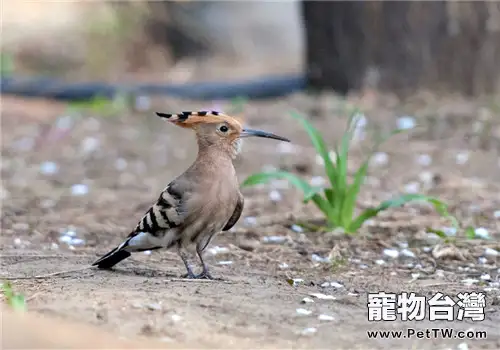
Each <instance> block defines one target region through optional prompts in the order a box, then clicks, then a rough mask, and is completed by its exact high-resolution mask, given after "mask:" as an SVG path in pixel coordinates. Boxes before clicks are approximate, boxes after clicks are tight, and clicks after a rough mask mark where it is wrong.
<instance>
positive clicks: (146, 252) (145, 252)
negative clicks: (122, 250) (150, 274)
mask: <svg viewBox="0 0 500 350" xmlns="http://www.w3.org/2000/svg"><path fill="white" fill-rule="evenodd" d="M151 253H152V252H151V250H145V251H144V252H143V254H144V255H151Z"/></svg>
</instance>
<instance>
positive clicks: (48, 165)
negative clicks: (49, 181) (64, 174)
mask: <svg viewBox="0 0 500 350" xmlns="http://www.w3.org/2000/svg"><path fill="white" fill-rule="evenodd" d="M58 171H59V166H58V165H57V163H54V162H43V163H42V164H40V172H41V173H42V174H43V175H54V174H57V172H58Z"/></svg>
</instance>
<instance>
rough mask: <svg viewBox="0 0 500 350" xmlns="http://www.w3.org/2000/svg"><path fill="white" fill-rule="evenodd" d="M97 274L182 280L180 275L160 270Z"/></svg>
mask: <svg viewBox="0 0 500 350" xmlns="http://www.w3.org/2000/svg"><path fill="white" fill-rule="evenodd" d="M96 272H105V273H108V274H115V275H121V276H131V277H133V276H137V277H149V278H180V275H178V274H175V273H171V272H167V271H163V270H158V269H152V268H137V267H134V268H132V269H116V268H113V269H109V270H97V271H96Z"/></svg>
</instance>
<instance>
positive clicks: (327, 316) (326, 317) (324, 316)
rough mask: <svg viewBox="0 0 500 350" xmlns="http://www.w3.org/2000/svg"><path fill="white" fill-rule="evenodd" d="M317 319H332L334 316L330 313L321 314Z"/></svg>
mask: <svg viewBox="0 0 500 350" xmlns="http://www.w3.org/2000/svg"><path fill="white" fill-rule="evenodd" d="M318 320H320V321H334V320H335V318H334V317H333V316H330V315H325V314H321V315H319V316H318Z"/></svg>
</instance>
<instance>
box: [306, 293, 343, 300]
mask: <svg viewBox="0 0 500 350" xmlns="http://www.w3.org/2000/svg"><path fill="white" fill-rule="evenodd" d="M309 295H310V296H312V297H315V298H318V299H321V300H336V299H337V298H335V297H334V296H333V295H327V294H323V293H309Z"/></svg>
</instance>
